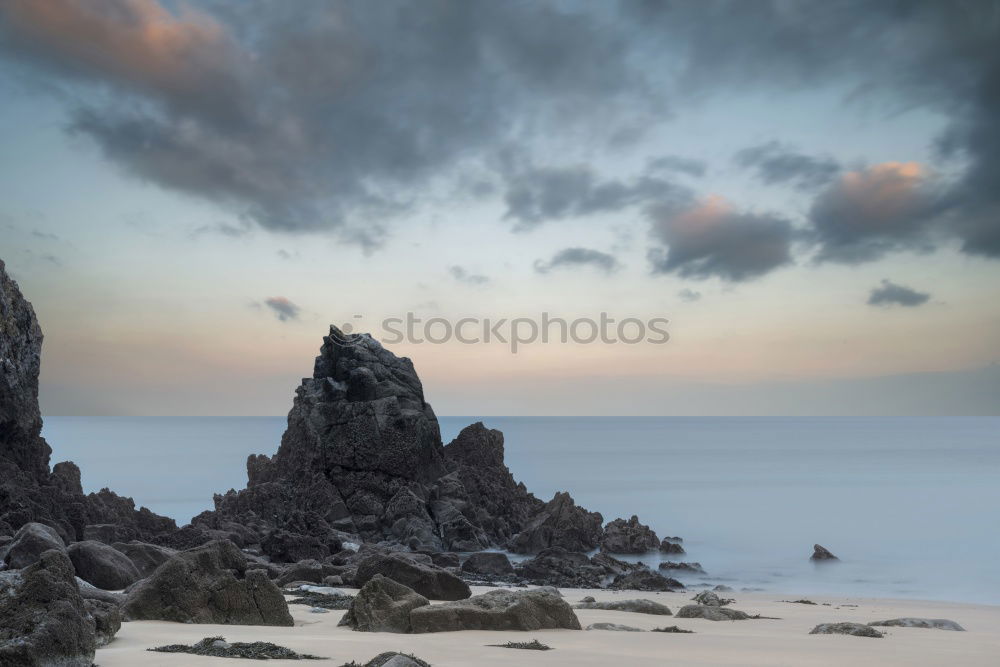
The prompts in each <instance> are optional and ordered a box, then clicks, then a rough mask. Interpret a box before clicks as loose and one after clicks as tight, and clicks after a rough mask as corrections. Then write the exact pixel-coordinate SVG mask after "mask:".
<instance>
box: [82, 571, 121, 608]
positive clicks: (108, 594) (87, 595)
mask: <svg viewBox="0 0 1000 667" xmlns="http://www.w3.org/2000/svg"><path fill="white" fill-rule="evenodd" d="M76 585H77V587H78V588H79V589H80V597H82V598H83V599H84V600H97V601H99V602H107V603H108V604H113V605H115V606H117V607H120V606H122V605H123V604H125V594H124V593H115V592H113V591H106V590H104V589H103V588H98V587H97V586H94V585H92V584H88V583H87V582H86V581H84V580H83V579H81V578H80V577H77V578H76Z"/></svg>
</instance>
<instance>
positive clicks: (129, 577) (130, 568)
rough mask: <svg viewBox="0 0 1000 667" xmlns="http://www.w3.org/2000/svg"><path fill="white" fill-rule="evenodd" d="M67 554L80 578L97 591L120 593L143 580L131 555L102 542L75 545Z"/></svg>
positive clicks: (85, 541)
mask: <svg viewBox="0 0 1000 667" xmlns="http://www.w3.org/2000/svg"><path fill="white" fill-rule="evenodd" d="M67 551H68V552H69V559H70V560H71V561H73V567H74V568H76V574H77V576H79V577H80V578H81V579H83V580H84V581H86V582H87V583H90V584H93V585H94V586H97V587H98V588H103V589H104V590H109V591H118V590H122V589H123V588H126V587H128V586H131V585H132V584H133V583H135V582H136V581H138V580H139V579H141V578H142V576H141V575H140V574H139V570H138V569H136V567H135V565H134V564H133V563H132V561H131V559H129V557H128V556H126V555H125V554H123V553H122V552H120V551H118V550H117V549H115V548H113V547H110V546H108V545H107V544H104V543H103V542H96V541H93V540H84V541H83V542H75V543H74V544H71V545H70V546H69V549H67Z"/></svg>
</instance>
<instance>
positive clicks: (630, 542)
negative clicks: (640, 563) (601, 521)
mask: <svg viewBox="0 0 1000 667" xmlns="http://www.w3.org/2000/svg"><path fill="white" fill-rule="evenodd" d="M659 545H660V540H659V538H658V537H656V533H655V532H653V529H652V528H650V527H649V526H646V525H643V524H641V523H639V517H637V516H635V515H634V514H633V515H632V518H630V519H629V520H628V521H626V520H625V519H615V520H614V521H609V522H608V524H607V525H606V526H604V535H603V536H602V537H601V542H600V546H601V551H608V552H610V553H616V554H644V553H646V552H649V551H656V549H657V548H658V547H659Z"/></svg>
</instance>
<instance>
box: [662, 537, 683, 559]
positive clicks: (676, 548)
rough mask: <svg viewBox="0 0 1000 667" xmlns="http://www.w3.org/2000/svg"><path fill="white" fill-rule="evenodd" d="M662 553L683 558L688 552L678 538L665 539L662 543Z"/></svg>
mask: <svg viewBox="0 0 1000 667" xmlns="http://www.w3.org/2000/svg"><path fill="white" fill-rule="evenodd" d="M660 553H662V554H668V555H677V556H681V555H683V554H685V553H687V552H686V551H684V547H682V546H681V543H680V542H679V541H678V540H677V538H676V537H664V538H663V540H661V541H660Z"/></svg>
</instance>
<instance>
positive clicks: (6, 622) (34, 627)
mask: <svg viewBox="0 0 1000 667" xmlns="http://www.w3.org/2000/svg"><path fill="white" fill-rule="evenodd" d="M95 647H96V639H95V634H94V619H93V617H92V616H91V614H90V613H89V612H88V611H87V608H86V606H85V604H84V600H83V598H82V597H81V596H80V591H79V589H78V588H77V584H76V577H75V575H74V574H73V564H72V563H70V561H69V558H68V557H67V556H66V554H65V553H64V552H62V551H58V550H51V551H46V552H44V553H43V554H41V556H40V558H39V560H38V561H37V562H35V563H33V564H32V565H29V566H28V567H26V568H25V569H23V570H21V571H20V572H4V573H0V665H11V666H15V665H58V666H59V667H63V666H65V667H91V665H92V664H93V662H94V649H95Z"/></svg>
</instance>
